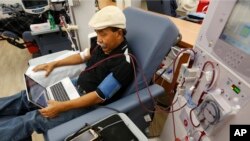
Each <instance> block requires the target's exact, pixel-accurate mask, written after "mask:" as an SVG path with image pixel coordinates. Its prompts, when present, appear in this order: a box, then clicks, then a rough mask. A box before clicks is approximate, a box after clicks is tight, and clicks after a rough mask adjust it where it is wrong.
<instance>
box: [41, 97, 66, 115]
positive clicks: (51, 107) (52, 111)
mask: <svg viewBox="0 0 250 141" xmlns="http://www.w3.org/2000/svg"><path fill="white" fill-rule="evenodd" d="M64 111H65V108H64V102H59V101H54V100H49V101H48V106H47V107H46V108H43V109H40V110H39V112H40V113H41V115H42V116H44V117H46V118H54V117H56V116H58V115H59V114H60V113H61V112H64Z"/></svg>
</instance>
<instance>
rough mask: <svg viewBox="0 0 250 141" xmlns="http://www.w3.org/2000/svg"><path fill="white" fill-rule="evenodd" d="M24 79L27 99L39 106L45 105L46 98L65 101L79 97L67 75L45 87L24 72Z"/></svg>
mask: <svg viewBox="0 0 250 141" xmlns="http://www.w3.org/2000/svg"><path fill="white" fill-rule="evenodd" d="M24 80H25V85H26V93H27V98H28V101H30V102H31V103H33V104H35V105H36V106H38V107H40V108H44V107H47V105H48V104H47V102H48V100H55V101H67V100H71V99H75V98H78V97H80V95H79V93H78V92H77V90H76V88H75V86H74V85H73V83H72V82H71V80H70V79H69V77H66V78H64V79H62V80H61V81H59V82H57V83H55V84H53V85H51V86H48V87H46V88H45V87H43V86H42V85H41V84H39V83H37V82H36V81H35V80H33V79H32V78H30V77H29V76H28V75H26V74H24Z"/></svg>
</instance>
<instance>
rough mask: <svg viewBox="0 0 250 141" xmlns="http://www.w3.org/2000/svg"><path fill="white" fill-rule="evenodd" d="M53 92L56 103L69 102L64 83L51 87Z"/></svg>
mask: <svg viewBox="0 0 250 141" xmlns="http://www.w3.org/2000/svg"><path fill="white" fill-rule="evenodd" d="M50 89H51V92H52V94H53V96H54V98H55V100H56V101H67V100H69V96H68V94H67V92H66V91H65V89H64V87H63V84H62V82H59V83H57V84H55V85H53V86H51V87H50Z"/></svg>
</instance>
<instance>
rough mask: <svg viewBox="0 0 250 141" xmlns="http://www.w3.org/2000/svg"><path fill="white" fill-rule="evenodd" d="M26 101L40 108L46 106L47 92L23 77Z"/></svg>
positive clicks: (25, 76) (27, 77)
mask: <svg viewBox="0 0 250 141" xmlns="http://www.w3.org/2000/svg"><path fill="white" fill-rule="evenodd" d="M24 78H25V83H26V90H27V97H28V100H29V101H30V102H32V103H34V104H35V105H37V106H39V107H40V108H43V107H46V106H47V90H46V88H44V87H43V86H42V85H40V84H39V83H37V82H36V81H34V80H33V79H31V78H30V77H29V76H27V75H24Z"/></svg>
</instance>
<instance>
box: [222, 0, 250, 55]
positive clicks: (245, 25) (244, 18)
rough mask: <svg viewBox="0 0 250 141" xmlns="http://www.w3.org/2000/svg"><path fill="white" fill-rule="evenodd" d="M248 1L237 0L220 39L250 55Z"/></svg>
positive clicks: (249, 13)
mask: <svg viewBox="0 0 250 141" xmlns="http://www.w3.org/2000/svg"><path fill="white" fill-rule="evenodd" d="M249 6H250V1H248V0H239V1H238V3H237V4H236V6H235V7H234V10H233V11H232V13H231V16H230V18H229V20H228V22H227V24H226V26H225V28H224V30H223V32H222V34H221V36H220V39H221V40H223V41H225V42H226V43H228V44H230V45H231V46H233V47H236V48H239V49H240V50H242V51H243V52H245V53H247V54H248V55H250V18H249V16H250V8H249Z"/></svg>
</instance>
